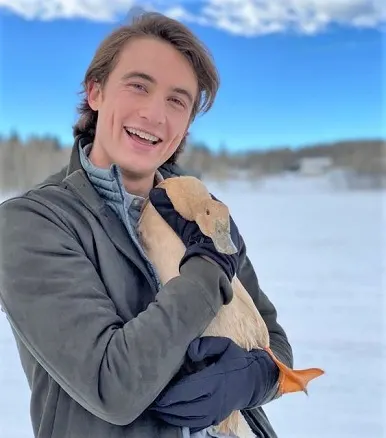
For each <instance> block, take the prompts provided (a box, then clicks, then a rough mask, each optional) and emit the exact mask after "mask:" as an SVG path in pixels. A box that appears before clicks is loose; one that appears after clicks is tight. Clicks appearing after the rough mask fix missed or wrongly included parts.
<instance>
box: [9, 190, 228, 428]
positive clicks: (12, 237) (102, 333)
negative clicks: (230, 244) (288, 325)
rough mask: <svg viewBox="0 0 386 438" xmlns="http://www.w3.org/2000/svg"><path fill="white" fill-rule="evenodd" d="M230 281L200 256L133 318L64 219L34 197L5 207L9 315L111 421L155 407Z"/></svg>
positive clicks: (52, 370)
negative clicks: (119, 306)
mask: <svg viewBox="0 0 386 438" xmlns="http://www.w3.org/2000/svg"><path fill="white" fill-rule="evenodd" d="M198 272H199V273H200V275H197V273H198ZM230 287H231V286H230V284H229V282H228V279H227V278H226V276H225V274H223V273H222V271H221V270H220V269H219V268H218V267H216V266H214V265H213V264H212V263H209V262H208V261H206V260H204V259H202V258H198V257H196V258H192V259H191V260H190V261H189V262H187V263H186V264H185V265H184V267H183V269H181V275H180V276H178V277H176V278H174V279H172V280H171V281H170V282H169V283H168V284H167V285H165V286H164V287H163V288H162V289H161V290H160V291H159V293H158V294H157V298H156V301H155V302H153V303H151V304H150V305H149V306H148V308H147V309H146V310H145V311H143V312H142V313H140V314H139V315H138V316H137V317H135V318H133V319H132V320H130V321H128V322H125V323H124V321H122V319H121V318H120V317H119V316H118V315H117V311H116V309H115V307H114V305H113V302H112V301H111V300H110V299H109V296H108V293H107V291H106V290H105V287H104V285H103V283H102V281H101V279H100V277H99V276H98V273H97V272H96V270H95V268H94V266H93V264H92V263H91V261H90V260H89V259H88V258H87V257H86V255H85V253H84V251H83V249H82V247H81V246H80V244H79V241H78V240H77V238H76V235H75V234H73V231H72V230H70V229H69V228H68V227H67V226H66V223H65V222H64V220H63V218H60V217H58V216H57V215H56V214H54V213H53V212H52V211H51V210H50V209H49V208H48V207H47V206H45V205H43V204H42V203H40V202H37V201H36V200H32V199H28V198H15V199H13V200H9V201H6V202H5V203H4V204H2V206H1V207H0V303H1V305H2V307H3V309H4V311H5V312H6V314H7V317H8V320H9V322H10V324H11V326H12V327H13V329H14V330H15V332H16V333H17V335H18V336H19V337H20V339H21V340H22V342H23V343H24V344H25V346H26V348H27V349H28V350H29V351H30V353H31V354H32V355H33V356H34V357H35V358H36V360H37V361H38V362H39V363H40V364H41V366H42V367H43V368H44V369H45V370H46V371H47V372H48V373H49V374H50V375H51V377H52V378H53V379H54V380H55V381H56V382H57V383H58V384H59V385H61V387H62V388H63V389H64V390H65V391H66V392H67V393H68V394H69V395H70V396H71V397H72V398H73V399H74V400H75V401H77V402H78V403H79V404H80V405H82V406H83V407H84V408H85V409H87V410H88V411H90V412H91V413H93V414H94V415H96V416H98V417H100V418H101V419H103V420H105V421H107V422H110V423H114V424H118V425H125V424H129V423H130V422H132V421H134V420H135V419H136V418H137V417H138V416H139V415H140V414H141V413H142V412H143V411H144V410H146V408H147V407H148V406H149V405H150V404H151V403H152V402H153V401H154V399H155V398H156V397H157V396H158V394H159V393H160V392H161V391H162V389H163V388H164V387H165V386H166V385H167V383H168V382H169V381H170V379H171V378H172V377H173V375H174V374H175V373H176V372H177V371H178V369H179V368H180V366H181V364H182V362H183V358H184V355H185V352H186V350H187V347H188V345H189V343H190V342H191V341H192V340H193V339H195V338H196V337H198V336H200V335H201V334H202V332H203V331H204V330H205V328H206V327H207V326H208V325H209V323H210V322H211V320H212V319H213V318H214V316H215V314H216V313H217V311H218V310H219V309H220V307H221V305H222V298H221V295H222V294H221V291H223V288H225V289H226V288H230ZM228 293H229V292H228Z"/></svg>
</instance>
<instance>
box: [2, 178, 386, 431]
mask: <svg viewBox="0 0 386 438" xmlns="http://www.w3.org/2000/svg"><path fill="white" fill-rule="evenodd" d="M208 185H209V188H210V189H211V190H212V191H213V193H214V194H215V195H216V196H217V197H218V198H220V199H221V200H223V201H224V202H226V203H228V205H229V207H230V209H231V212H232V215H233V217H234V219H235V221H236V223H237V224H238V226H239V228H240V230H241V232H242V234H243V235H244V237H245V240H246V242H247V246H248V250H249V255H250V257H251V259H252V261H253V264H254V266H255V269H256V271H257V273H258V276H259V278H260V282H261V286H262V288H263V290H264V291H265V292H266V293H267V294H268V296H269V297H270V298H271V300H272V301H273V302H274V304H275V305H276V307H277V310H278V318H279V321H280V323H281V324H282V325H283V326H284V328H285V329H286V331H287V333H288V336H289V338H290V341H291V343H292V346H293V349H294V356H295V366H296V367H298V368H305V367H314V366H315V367H321V368H324V369H325V371H326V375H325V376H322V377H320V378H318V379H317V380H315V381H313V382H311V383H310V386H309V396H308V397H307V396H306V395H305V394H303V393H302V394H291V395H286V396H285V397H283V398H281V399H279V400H277V401H275V402H273V403H271V404H270V405H268V406H266V412H267V414H268V416H269V418H270V419H271V421H272V424H273V425H274V427H275V428H276V430H277V433H278V436H279V438H326V437H328V438H363V437H366V438H382V437H384V436H386V409H385V407H386V403H385V402H386V398H385V393H386V380H385V374H386V373H385V371H386V331H385V323H384V318H385V316H384V315H386V312H385V310H386V306H385V298H384V297H383V295H384V294H385V293H386V290H385V283H384V278H383V276H384V274H385V272H386V269H385V267H386V266H385V264H386V263H385V252H384V250H385V247H386V245H385V232H384V227H385V219H384V211H385V210H384V208H385V206H386V201H385V199H386V195H385V194H382V193H380V192H344V191H334V190H331V189H330V188H329V187H328V185H323V184H319V183H318V184H317V185H315V186H311V185H309V184H307V185H305V184H304V182H299V181H297V182H296V183H295V182H294V181H292V180H291V181H290V180H286V179H274V180H271V181H269V182H268V183H265V184H263V185H261V184H258V185H256V186H254V185H253V184H252V185H251V184H246V183H242V182H237V183H233V184H229V183H228V184H225V183H224V184H221V185H219V184H215V183H210V182H209V183H208ZM0 358H1V359H0V436H1V437H4V438H32V433H31V429H30V422H29V390H28V386H27V383H26V380H25V378H24V375H23V372H22V370H21V367H20V364H19V360H18V356H17V350H16V347H15V344H14V342H13V338H12V336H11V333H10V330H9V328H8V325H7V321H6V319H5V317H4V314H3V313H0Z"/></svg>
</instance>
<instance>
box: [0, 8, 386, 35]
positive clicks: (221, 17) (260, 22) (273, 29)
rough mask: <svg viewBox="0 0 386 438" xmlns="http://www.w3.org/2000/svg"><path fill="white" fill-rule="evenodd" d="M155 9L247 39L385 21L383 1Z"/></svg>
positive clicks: (107, 12) (36, 14) (74, 13)
mask: <svg viewBox="0 0 386 438" xmlns="http://www.w3.org/2000/svg"><path fill="white" fill-rule="evenodd" d="M150 3H152V6H150ZM171 3H172V5H171V6H168V7H166V5H169V4H171ZM173 3H174V4H173ZM135 5H140V6H141V7H143V8H144V6H143V5H144V4H143V1H139V0H0V7H4V8H6V9H8V10H11V11H12V12H14V13H16V14H18V15H21V16H23V17H25V18H27V19H42V20H53V19H57V18H80V17H81V18H85V19H89V20H95V21H114V20H117V19H120V18H121V17H122V16H124V15H126V14H127V13H128V12H129V10H130V8H131V7H133V6H135ZM155 7H157V8H158V9H161V10H162V11H164V12H165V13H166V14H168V15H169V16H173V17H175V18H178V19H180V20H182V21H185V22H191V23H193V22H194V23H198V24H200V25H203V26H212V27H216V28H218V29H221V30H224V31H227V32H230V33H233V34H236V35H244V36H255V35H262V34H267V33H277V32H284V31H289V30H290V31H296V32H300V33H305V34H314V33H318V32H320V31H323V30H324V29H325V28H326V27H328V26H329V25H331V24H340V25H346V26H354V27H376V26H379V25H380V24H382V23H384V22H385V20H386V2H385V0H200V1H192V0H174V1H173V0H168V2H166V1H165V0H152V1H151V0H149V3H147V4H146V8H155Z"/></svg>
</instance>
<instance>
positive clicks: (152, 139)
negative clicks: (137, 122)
mask: <svg viewBox="0 0 386 438" xmlns="http://www.w3.org/2000/svg"><path fill="white" fill-rule="evenodd" d="M124 129H125V131H126V134H127V135H128V136H129V137H130V138H132V139H133V140H135V141H137V142H139V143H142V144H144V145H149V146H156V145H157V144H159V143H161V141H162V139H161V138H159V137H156V136H155V135H152V134H149V133H148V132H144V131H141V130H139V129H133V128H127V127H126V126H125V127H124Z"/></svg>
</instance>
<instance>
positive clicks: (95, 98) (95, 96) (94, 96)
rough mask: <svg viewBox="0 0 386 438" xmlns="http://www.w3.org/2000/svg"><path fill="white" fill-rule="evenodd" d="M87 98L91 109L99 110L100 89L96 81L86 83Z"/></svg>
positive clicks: (100, 100)
mask: <svg viewBox="0 0 386 438" xmlns="http://www.w3.org/2000/svg"><path fill="white" fill-rule="evenodd" d="M87 100H88V104H89V105H90V108H91V109H92V110H94V111H98V110H99V107H100V104H101V102H102V89H101V86H100V84H99V83H98V82H96V81H90V82H89V83H88V84H87Z"/></svg>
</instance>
